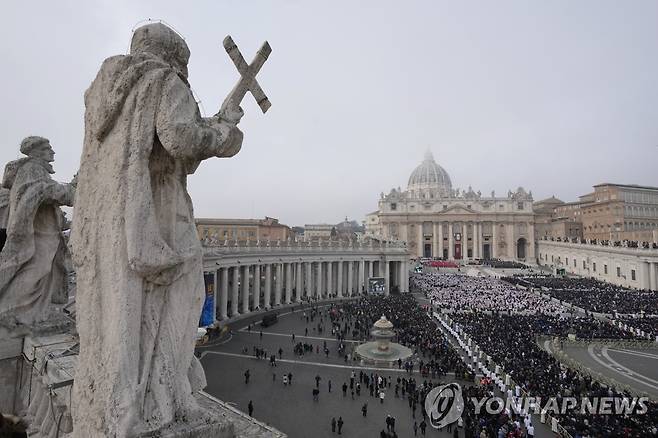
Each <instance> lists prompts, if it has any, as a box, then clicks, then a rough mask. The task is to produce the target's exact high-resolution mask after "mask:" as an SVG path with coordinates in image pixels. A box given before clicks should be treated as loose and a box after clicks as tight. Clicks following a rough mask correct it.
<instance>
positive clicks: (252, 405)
mask: <svg viewBox="0 0 658 438" xmlns="http://www.w3.org/2000/svg"><path fill="white" fill-rule="evenodd" d="M247 409H248V410H249V416H250V417H253V413H254V402H253V401H251V400H249V404H248V405H247Z"/></svg>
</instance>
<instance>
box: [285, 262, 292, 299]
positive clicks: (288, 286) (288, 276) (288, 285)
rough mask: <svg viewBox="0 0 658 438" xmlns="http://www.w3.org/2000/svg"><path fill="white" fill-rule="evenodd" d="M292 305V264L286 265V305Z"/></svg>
mask: <svg viewBox="0 0 658 438" xmlns="http://www.w3.org/2000/svg"><path fill="white" fill-rule="evenodd" d="M290 303H292V264H291V263H286V304H290Z"/></svg>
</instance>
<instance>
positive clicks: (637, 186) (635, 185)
mask: <svg viewBox="0 0 658 438" xmlns="http://www.w3.org/2000/svg"><path fill="white" fill-rule="evenodd" d="M603 186H615V187H624V188H629V189H643V190H658V187H652V186H641V185H639V184H615V183H601V184H596V185H595V186H594V187H603Z"/></svg>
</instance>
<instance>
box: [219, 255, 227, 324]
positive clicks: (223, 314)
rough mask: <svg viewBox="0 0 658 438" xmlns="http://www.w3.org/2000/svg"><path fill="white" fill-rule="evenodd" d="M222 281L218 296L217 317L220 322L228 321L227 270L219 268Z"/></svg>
mask: <svg viewBox="0 0 658 438" xmlns="http://www.w3.org/2000/svg"><path fill="white" fill-rule="evenodd" d="M221 271H222V280H221V284H220V285H219V287H221V292H220V294H219V317H220V318H221V319H222V320H227V319H228V268H221Z"/></svg>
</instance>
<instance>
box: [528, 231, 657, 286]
mask: <svg viewBox="0 0 658 438" xmlns="http://www.w3.org/2000/svg"><path fill="white" fill-rule="evenodd" d="M537 254H538V261H539V264H541V265H544V266H547V267H550V268H553V269H554V270H561V269H564V270H565V271H566V272H567V273H569V274H576V275H580V276H582V277H589V278H595V279H597V280H602V281H606V282H608V283H612V284H616V285H619V286H625V287H632V288H635V289H645V290H658V280H657V278H658V250H657V249H644V248H628V247H615V246H608V245H601V244H598V245H596V244H589V243H586V242H580V243H572V242H556V241H551V240H544V239H541V240H538V241H537Z"/></svg>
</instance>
